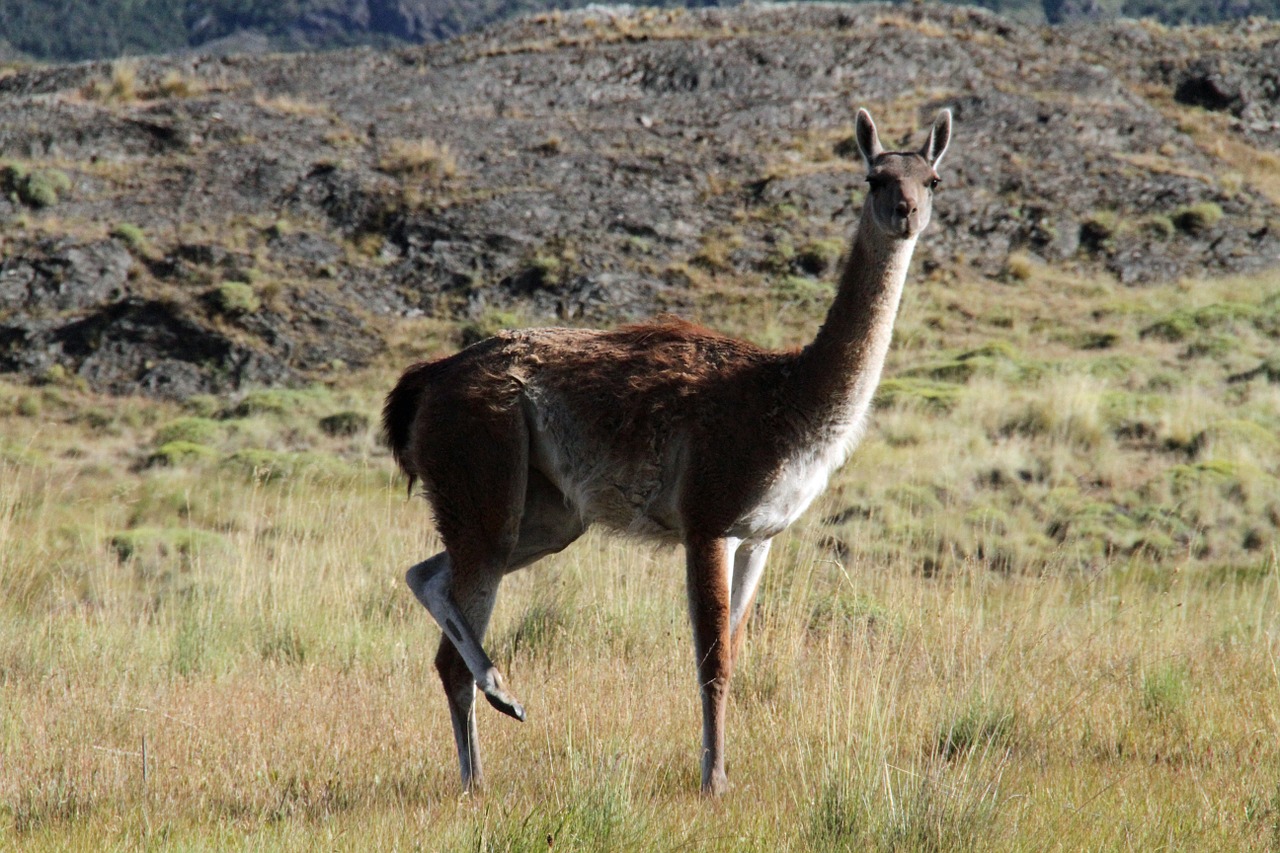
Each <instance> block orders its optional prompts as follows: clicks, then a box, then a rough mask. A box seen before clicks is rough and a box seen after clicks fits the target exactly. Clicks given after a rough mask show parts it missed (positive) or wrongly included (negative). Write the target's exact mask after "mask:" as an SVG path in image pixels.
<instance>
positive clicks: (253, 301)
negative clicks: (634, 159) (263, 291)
mask: <svg viewBox="0 0 1280 853" xmlns="http://www.w3.org/2000/svg"><path fill="white" fill-rule="evenodd" d="M208 298H209V302H210V303H211V304H212V305H213V307H214V309H215V310H217V311H218V312H220V313H222V314H227V315H229V316H232V317H240V316H243V315H245V314H254V313H256V312H257V311H258V309H259V308H261V307H262V300H261V299H259V298H258V294H256V293H254V290H253V287H252V286H251V285H248V284H245V283H244V282H242V281H224V282H223V283H222V284H220V285H218V286H217V287H215V288H214V289H213V290H211V291H209V294H208Z"/></svg>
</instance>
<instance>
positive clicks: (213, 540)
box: [108, 527, 227, 562]
mask: <svg viewBox="0 0 1280 853" xmlns="http://www.w3.org/2000/svg"><path fill="white" fill-rule="evenodd" d="M108 544H110V546H111V549H112V550H113V551H115V553H116V557H117V558H119V560H120V561H121V562H125V561H127V560H137V559H143V558H148V557H160V558H164V557H173V556H178V557H192V556H196V555H199V554H201V553H205V552H208V551H211V550H215V549H223V548H225V547H226V544H227V543H226V540H224V539H223V538H222V537H221V536H219V535H218V534H216V533H210V532H209V531H207V530H191V529H188V528H178V527H136V528H134V529H132V530H124V531H121V532H120V533H117V534H115V535H113V536H112V537H111V538H110V539H109V540H108Z"/></svg>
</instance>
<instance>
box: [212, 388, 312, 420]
mask: <svg viewBox="0 0 1280 853" xmlns="http://www.w3.org/2000/svg"><path fill="white" fill-rule="evenodd" d="M327 398H328V394H327V392H326V391H325V389H323V388H318V389H312V390H298V389H293V388H262V389H259V390H257V391H250V392H249V393H248V394H245V395H244V397H243V398H242V399H241V400H240V402H239V403H237V404H236V405H235V406H233V407H232V408H231V411H230V414H231V416H232V417H237V418H248V417H252V416H254V415H273V416H275V417H282V416H284V415H288V414H292V413H295V412H311V411H313V410H314V409H315V408H317V407H318V406H319V405H322V404H323V403H324V402H325V401H326V400H327Z"/></svg>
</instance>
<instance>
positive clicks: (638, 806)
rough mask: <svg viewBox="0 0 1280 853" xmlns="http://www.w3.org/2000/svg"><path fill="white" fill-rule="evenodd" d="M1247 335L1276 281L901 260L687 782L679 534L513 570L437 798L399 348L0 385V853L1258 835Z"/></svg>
mask: <svg viewBox="0 0 1280 853" xmlns="http://www.w3.org/2000/svg"><path fill="white" fill-rule="evenodd" d="M824 307H825V306H824V305H822V304H821V301H820V300H817V301H815V300H810V299H801V300H790V301H789V300H788V298H787V297H786V296H785V295H783V296H782V297H776V296H775V298H774V299H773V301H772V302H770V303H769V309H768V311H767V312H766V313H765V314H764V315H762V316H763V317H767V318H768V321H767V322H759V323H757V322H755V318H753V317H750V316H744V315H739V316H737V317H736V318H735V317H730V316H728V315H727V314H726V316H724V317H719V316H716V314H715V312H714V311H713V310H712V303H711V301H709V303H708V314H709V316H712V317H713V318H714V319H716V320H717V321H719V322H722V323H725V324H728V325H737V326H738V327H739V328H752V329H755V330H757V331H756V335H757V337H759V338H760V339H763V340H780V341H783V342H788V341H791V342H794V341H797V340H800V339H802V337H803V336H805V335H806V334H810V333H811V330H812V328H813V326H814V324H815V323H816V322H817V319H818V318H819V317H820V315H821V311H822V310H823V308H824ZM720 310H722V311H725V312H729V311H732V310H737V309H732V308H722V309H720ZM437 331H438V330H437ZM412 332H413V330H412V329H410V330H406V332H405V334H404V335H403V340H413V339H414V337H415V335H414V334H412ZM1278 340H1280V283H1277V282H1275V281H1274V280H1273V279H1267V278H1259V279H1253V280H1231V281H1214V282H1183V283H1179V284H1173V285H1168V286H1164V287H1153V288H1145V289H1132V290H1131V289H1125V288H1121V287H1119V286H1117V285H1114V284H1111V283H1107V282H1097V281H1085V280H1078V279H1074V278H1072V277H1070V276H1069V275H1066V274H1064V273H1060V272H1054V271H1051V270H1048V269H1044V268H1041V267H1039V266H1037V265H1035V264H1034V263H1032V262H1031V261H1029V260H1026V259H1018V258H1013V259H1011V263H1010V268H1009V271H1008V275H1007V276H1006V279H1005V280H1004V281H1000V282H992V281H970V280H965V279H963V278H955V277H953V276H949V275H945V274H943V273H938V274H936V275H935V276H934V277H933V278H932V279H930V280H928V281H923V282H922V281H921V280H920V278H919V276H913V279H912V281H911V282H909V284H908V291H907V295H906V297H905V302H904V306H903V310H902V315H901V319H900V322H899V325H898V332H897V339H896V341H895V349H894V352H893V355H892V357H891V363H890V365H889V369H888V370H887V372H886V376H887V379H886V382H885V384H884V387H883V389H882V391H881V394H880V404H879V407H878V410H877V413H876V416H875V425H874V428H873V430H872V432H871V433H870V435H869V436H868V438H867V440H866V441H865V442H864V444H863V446H862V448H861V449H860V450H859V451H858V453H857V454H855V457H854V460H853V461H852V462H851V463H850V464H849V465H848V466H847V467H846V469H845V470H844V471H843V472H842V473H841V474H840V475H839V477H838V478H837V480H836V481H835V482H834V483H833V487H832V489H831V490H830V492H829V493H828V494H827V495H826V496H825V497H824V498H823V499H821V501H820V502H819V503H818V504H817V505H815V507H814V508H812V509H811V510H810V512H809V513H808V514H807V516H806V517H805V519H803V520H802V522H801V523H800V524H798V525H797V526H796V528H795V529H793V530H792V531H791V532H789V533H788V534H786V535H785V536H784V537H782V538H781V539H780V540H779V542H778V546H777V547H775V549H774V554H773V556H772V558H771V563H770V567H769V571H768V573H767V574H766V578H765V583H764V587H763V589H762V591H761V594H760V596H759V599H758V602H759V603H758V609H757V613H756V616H755V619H754V620H753V622H752V625H751V634H752V635H751V637H750V638H749V640H748V645H747V651H746V654H745V659H744V660H743V661H742V662H741V664H740V667H739V670H738V672H737V674H736V675H735V680H734V683H733V691H732V700H731V704H730V711H729V750H730V752H729V776H730V782H731V786H732V789H731V792H730V794H729V795H728V796H727V797H725V798H724V799H723V800H720V801H716V802H707V801H703V800H701V799H700V798H699V797H698V795H697V787H698V777H697V750H698V741H699V722H698V719H699V712H698V703H697V695H696V687H695V682H694V672H693V660H692V653H691V644H690V640H689V629H688V626H687V623H686V619H685V615H684V614H685V607H684V603H683V599H684V596H683V591H682V589H681V587H682V580H683V568H682V561H681V557H680V554H679V553H678V552H676V551H650V550H647V549H645V548H637V547H635V546H633V545H630V544H628V543H619V542H618V541H616V540H612V539H609V538H607V537H604V536H597V535H594V534H593V535H589V536H588V537H586V538H584V540H583V541H582V542H580V543H578V544H577V545H575V546H574V547H573V548H572V549H570V550H569V551H568V552H566V553H565V554H562V555H559V556H558V557H555V558H551V559H548V560H546V561H544V562H543V563H542V564H539V566H537V567H536V568H534V569H532V570H530V571H527V572H524V573H521V574H519V575H517V576H514V577H513V578H511V579H510V581H509V582H508V584H507V586H506V589H505V592H504V595H503V597H502V598H501V600H500V603H499V609H498V613H497V616H496V617H495V623H494V627H493V629H492V631H491V634H490V640H489V645H490V646H491V649H492V651H493V652H494V655H495V657H496V658H497V659H498V660H499V663H500V665H501V666H503V667H504V671H505V673H506V675H507V678H508V681H509V683H510V685H511V687H512V688H513V690H514V692H515V693H516V694H517V695H518V696H519V697H520V699H521V700H522V701H523V702H524V703H525V706H526V708H527V709H528V710H529V714H530V718H529V722H528V723H526V724H524V725H518V724H516V723H514V722H512V721H510V720H508V719H506V718H503V717H500V716H499V715H497V714H495V713H493V712H491V711H490V710H489V709H488V708H487V707H486V706H484V705H483V704H482V705H481V707H480V708H479V715H480V728H481V735H482V737H483V738H484V739H485V743H484V746H485V754H486V758H487V763H486V769H487V772H488V778H489V788H488V791H487V792H486V793H485V794H483V795H479V796H463V797H460V796H459V793H458V784H457V768H456V758H455V755H454V751H453V743H452V737H451V734H450V731H449V725H448V722H447V712H446V710H445V705H444V701H443V697H442V695H441V691H440V690H439V687H438V684H437V682H436V678H435V674H434V672H433V670H432V668H431V664H430V661H431V657H432V655H433V653H434V649H435V645H436V642H437V638H438V632H437V630H436V628H435V627H434V625H433V624H432V623H431V622H430V620H429V618H428V617H427V615H426V614H425V612H423V611H422V610H421V608H419V606H418V605H417V604H416V602H414V601H413V599H412V596H411V594H410V593H409V592H408V590H407V588H405V587H404V586H403V584H402V582H401V577H402V574H403V571H404V569H405V568H406V567H407V566H408V565H409V564H411V563H412V562H414V561H416V560H418V559H421V558H422V557H423V556H424V555H427V554H430V553H432V552H433V551H434V550H435V548H436V543H435V540H434V537H433V534H432V532H431V530H430V526H429V523H428V518H427V512H426V509H425V507H424V505H423V504H422V503H421V502H420V501H417V500H414V501H407V500H406V499H405V497H404V486H403V481H401V480H398V479H396V478H395V477H394V476H393V474H392V466H391V464H390V461H389V459H388V457H387V455H386V453H385V451H383V450H381V449H380V447H379V445H378V443H377V440H376V425H375V424H374V423H373V421H374V418H375V416H376V411H377V407H378V404H379V399H378V398H379V396H380V394H381V392H382V390H384V389H386V388H388V387H389V385H390V383H391V382H392V381H393V378H394V368H393V367H392V365H391V364H390V363H388V364H386V365H384V366H383V367H381V368H379V369H377V370H374V371H371V372H369V373H367V374H361V375H359V376H355V377H351V378H349V379H346V380H343V381H342V382H339V383H337V384H334V385H332V386H317V387H314V388H309V389H303V390H297V391H280V390H269V391H258V392H253V393H250V394H247V395H245V396H243V397H241V398H236V399H230V400H220V399H213V398H199V399H193V400H190V401H188V402H187V403H185V404H183V405H177V404H165V403H156V402H150V401H143V400H137V399H113V398H104V397H99V396H96V395H93V394H91V393H89V392H87V391H85V390H83V389H82V388H80V387H78V385H77V383H76V381H75V380H74V378H73V377H66V376H62V375H57V374H55V375H51V376H49V377H48V378H47V382H45V383H44V384H41V385H19V384H13V383H8V384H0V585H2V587H3V589H4V591H5V592H4V595H3V596H0V847H5V848H8V847H16V848H23V849H57V850H65V849H72V850H77V849H84V850H99V849H103V847H104V846H106V847H114V848H129V849H132V848H141V847H175V848H180V849H224V848H227V847H251V848H255V849H306V848H319V849H360V850H363V849H423V850H477V851H480V850H484V851H489V850H492V851H500V850H501V851H505V850H544V849H548V848H549V847H550V848H551V849H556V850H561V849H570V850H572V849H579V850H614V849H622V850H677V849H678V850H744V849H746V850H752V849H755V850H762V851H763V850H769V851H774V850H783V851H788V850H840V849H846V850H866V849H884V850H963V849H975V850H1006V849H1007V850H1030V849H1033V850H1047V849H1062V850H1078V849H1093V850H1113V849H1114V850H1154V849H1178V850H1185V849H1215V850H1240V849H1259V850H1262V849H1268V848H1274V847H1276V846H1280V773H1278V772H1277V768H1278V767H1280V719H1278V716H1280V672H1278V670H1277V660H1278V656H1280V607H1278V605H1280V601H1278V599H1280V566H1278V560H1280V557H1278V555H1277V536H1276V532H1277V528H1280V479H1278V477H1280V439H1277V435H1280V362H1277V361H1276V360H1275V355H1274V354H1275V352H1276V351H1277V341H1278ZM401 349H403V347H402V348H401ZM406 355H407V354H406V353H404V352H399V353H396V354H394V357H395V359H400V357H401V356H406Z"/></svg>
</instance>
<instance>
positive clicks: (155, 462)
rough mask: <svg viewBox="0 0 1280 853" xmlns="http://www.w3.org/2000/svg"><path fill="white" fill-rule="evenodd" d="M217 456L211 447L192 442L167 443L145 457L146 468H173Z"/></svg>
mask: <svg viewBox="0 0 1280 853" xmlns="http://www.w3.org/2000/svg"><path fill="white" fill-rule="evenodd" d="M216 455H217V454H216V453H215V451H214V450H213V448H211V447H206V446H205V445H203V444H197V443H195V442H194V441H168V442H165V443H164V444H162V445H160V446H159V447H158V448H156V450H155V451H154V452H152V454H151V455H150V456H148V457H147V466H148V467H162V468H173V467H176V466H178V465H185V464H189V463H192V462H201V461H203V460H205V459H212V458H213V457H214V456H216Z"/></svg>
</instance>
